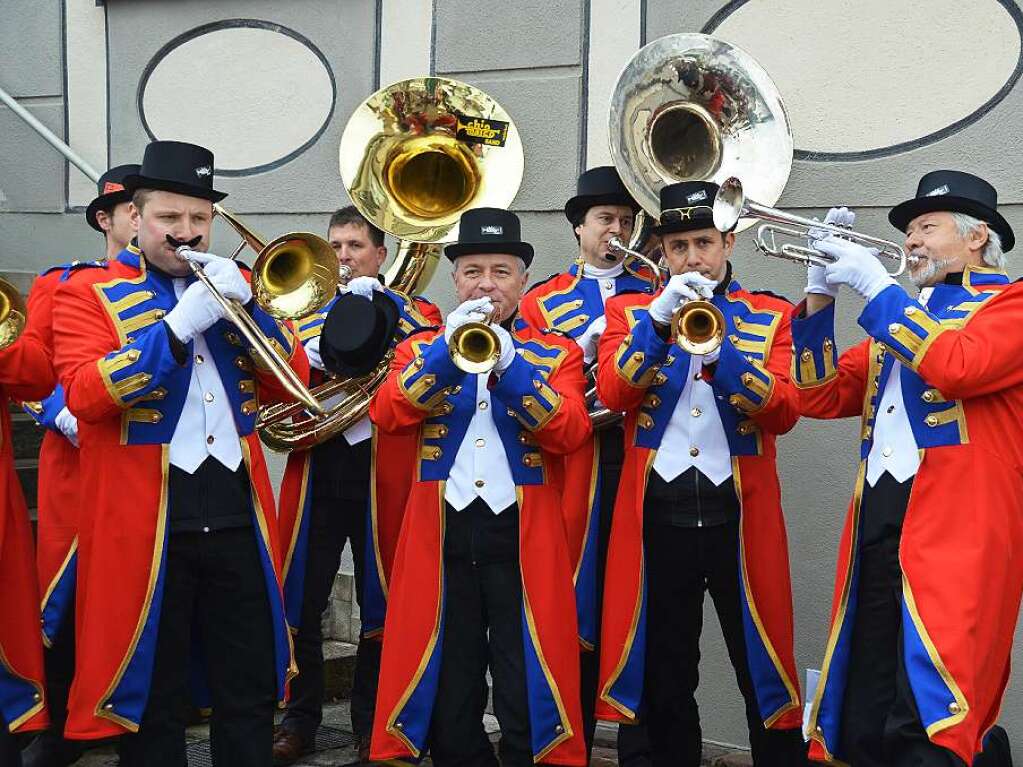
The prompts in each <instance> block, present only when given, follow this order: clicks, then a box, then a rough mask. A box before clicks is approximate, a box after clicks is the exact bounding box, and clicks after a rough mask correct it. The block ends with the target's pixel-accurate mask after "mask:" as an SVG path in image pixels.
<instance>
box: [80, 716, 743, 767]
mask: <svg viewBox="0 0 1023 767" xmlns="http://www.w3.org/2000/svg"><path fill="white" fill-rule="evenodd" d="M485 722H486V725H487V730H488V732H491V733H492V735H493V737H494V738H495V739H496V738H497V736H498V732H497V721H496V720H495V719H494V718H493V717H492V716H489V715H488V716H487V717H486V720H485ZM323 724H324V725H326V726H327V727H331V728H334V729H336V730H342V731H344V732H350V731H351V723H350V719H349V709H348V701H346V700H345V701H338V702H336V703H328V704H327V705H326V706H324V710H323ZM208 737H209V730H208V728H207V727H206V726H204V725H198V726H195V727H190V728H189V730H188V740H189V742H190V743H198V742H199V741H203V740H206V739H207V738H208ZM614 737H615V732H614V728H613V727H605V726H604V725H601V726H600V728H598V730H597V743H596V747H595V748H594V751H593V759H592V761H591V762H590V766H591V767H617V764H618V760H617V759H616V758H615V752H614ZM204 764H208V762H200V761H198V760H196V761H193V762H190V765H189V767H202V765H204ZM357 764H358V754H357V753H356V751H355V748H354V747H349V748H333V749H328V750H324V751H317V752H315V753H312V754H309V755H308V756H307V757H305V758H304V759H302V761H300V762H298V763H297V767H347V766H348V765H353V766H354V765H357ZM423 764H424V765H429V764H431V762H430V760H429V759H427V760H425V761H424V762H423ZM704 764H705V765H708V767H747V765H751V764H752V762H751V761H750V759H749V754H748V753H744V752H738V751H734V750H731V749H725V748H721V747H718V746H713V745H711V744H705V745H704ZM116 765H117V751H116V747H115V746H113V745H105V746H102V747H100V748H97V749H94V750H92V751H90V752H88V753H87V754H86V755H85V756H84V757H83V758H82V759H81V760H79V761H78V763H77V765H76V767H116Z"/></svg>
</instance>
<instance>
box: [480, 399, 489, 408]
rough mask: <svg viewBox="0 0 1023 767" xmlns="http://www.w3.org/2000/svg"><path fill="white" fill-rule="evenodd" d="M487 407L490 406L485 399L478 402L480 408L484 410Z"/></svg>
mask: <svg viewBox="0 0 1023 767" xmlns="http://www.w3.org/2000/svg"><path fill="white" fill-rule="evenodd" d="M488 407H490V405H488V404H487V402H486V400H484V401H483V402H481V403H480V404H479V408H480V410H486V409H487V408H488Z"/></svg>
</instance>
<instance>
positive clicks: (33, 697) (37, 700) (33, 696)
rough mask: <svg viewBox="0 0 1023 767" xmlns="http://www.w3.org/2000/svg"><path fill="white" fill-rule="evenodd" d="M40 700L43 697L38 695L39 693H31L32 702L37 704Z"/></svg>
mask: <svg viewBox="0 0 1023 767" xmlns="http://www.w3.org/2000/svg"><path fill="white" fill-rule="evenodd" d="M42 699H43V696H42V695H40V694H39V693H37V692H36V693H32V700H34V701H35V702H36V703H38V702H39V701H41V700H42Z"/></svg>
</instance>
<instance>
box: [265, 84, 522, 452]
mask: <svg viewBox="0 0 1023 767" xmlns="http://www.w3.org/2000/svg"><path fill="white" fill-rule="evenodd" d="M338 154H339V165H340V172H341V181H342V183H343V184H344V187H345V189H346V191H347V192H348V195H349V197H351V200H352V203H353V204H354V205H355V206H356V207H357V208H358V209H359V211H360V212H361V213H362V215H363V216H364V217H365V218H366V220H367V221H369V222H370V223H371V224H373V226H375V227H377V228H378V229H381V230H383V231H385V232H387V233H388V234H391V235H393V236H394V237H395V238H396V239H397V240H398V242H399V248H398V253H397V254H396V255H395V258H394V261H393V262H392V264H391V266H390V267H389V268H388V269H387V270H386V272H385V273H384V282H385V283H386V285H387V287H388V288H389V289H391V290H392V291H395V292H397V293H402V294H408V295H413V294H417V293H420V292H422V290H423V289H424V288H425V287H426V285H427V284H428V283H429V281H430V278H431V276H432V275H433V272H434V270H435V269H436V267H437V263H438V261H439V258H440V252H441V245H442V244H443V243H445V242H450V241H452V240H454V239H455V238H456V237H457V235H458V221H459V218H460V217H461V215H462V213H463V212H464V211H466V210H468V209H469V208H477V207H482V206H487V207H495V208H507V207H508V206H509V205H511V203H512V200H513V199H514V197H515V194H516V193H517V192H518V189H519V185H520V184H521V183H522V172H523V168H524V157H523V152H522V142H521V139H520V138H519V132H518V129H517V128H516V127H515V123H514V122H513V121H512V119H511V117H510V116H509V115H508V113H507V112H506V111H505V110H504V108H503V107H502V106H501V105H500V104H499V103H497V101H496V100H495V99H493V98H492V97H491V96H489V95H487V94H486V93H485V92H483V91H482V90H480V89H479V88H476V87H474V86H471V85H468V84H467V83H463V82H459V81H457V80H450V79H447V78H443V77H414V78H411V79H408V80H401V81H399V82H396V83H393V84H391V85H388V86H387V87H385V88H381V89H380V90H378V91H377V92H376V93H374V94H372V95H371V96H370V97H369V98H367V99H366V100H365V101H364V102H363V103H362V104H361V105H360V106H359V107H358V108H356V110H355V112H354V113H353V114H352V117H351V118H350V119H349V121H348V124H347V125H346V126H345V130H344V133H343V134H342V137H341V144H340V147H339V150H338ZM488 331H489V332H490V333H493V331H490V330H489V328H488ZM469 335H470V337H469V339H468V340H469V341H472V344H471V346H472V348H473V349H474V350H475V349H476V343H475V340H474V339H473V338H472V336H473V334H469ZM495 339H496V336H495ZM476 340H478V339H476ZM497 347H498V350H499V349H500V344H497ZM392 356H393V353H391V352H389V353H388V354H387V355H385V357H384V359H383V360H381V361H380V363H379V364H378V365H377V366H376V368H374V370H372V371H371V372H369V373H367V374H366V375H364V376H360V377H358V378H348V379H345V378H338V377H336V376H333V377H328V380H326V381H325V382H324V383H323V384H321V385H320V386H317V387H316V388H315V389H314V390H313V393H314V395H315V396H316V397H317V399H318V400H319V401H321V402H324V403H325V402H327V401H330V402H331V403H332V404H331V405H330V407H329V408H325V409H326V410H327V412H326V413H325V414H324V415H320V416H316V417H315V418H310V417H307V415H306V414H304V413H303V412H302V411H301V409H300V408H298V407H296V406H294V405H291V406H288V405H271V406H269V407H266V408H262V409H261V410H260V415H259V420H258V421H257V424H256V426H257V429H258V430H259V435H260V438H261V439H262V440H263V442H264V443H265V444H266V445H268V446H269V447H271V448H272V449H275V450H293V449H304V448H309V447H312V446H313V445H316V444H318V443H320V442H323V441H325V440H327V439H330V438H331V437H333V436H335V435H337V434H340V433H341V432H343V431H344V430H345V429H347V428H349V427H350V426H352V425H354V424H356V423H357V422H358V421H360V420H361V419H362V418H363V417H364V416H365V415H366V413H367V412H368V410H369V404H370V402H371V400H372V397H373V395H374V394H375V393H376V391H377V389H378V388H379V387H380V385H381V384H382V383H383V381H384V380H385V378H386V376H387V369H388V367H389V365H390V361H391V358H392Z"/></svg>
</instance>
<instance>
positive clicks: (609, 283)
mask: <svg viewBox="0 0 1023 767" xmlns="http://www.w3.org/2000/svg"><path fill="white" fill-rule="evenodd" d="M614 286H615V281H614V280H604V287H605V288H607V289H608V290H611V289H613V288H614ZM558 731H559V732H560V729H559V730H558Z"/></svg>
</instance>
